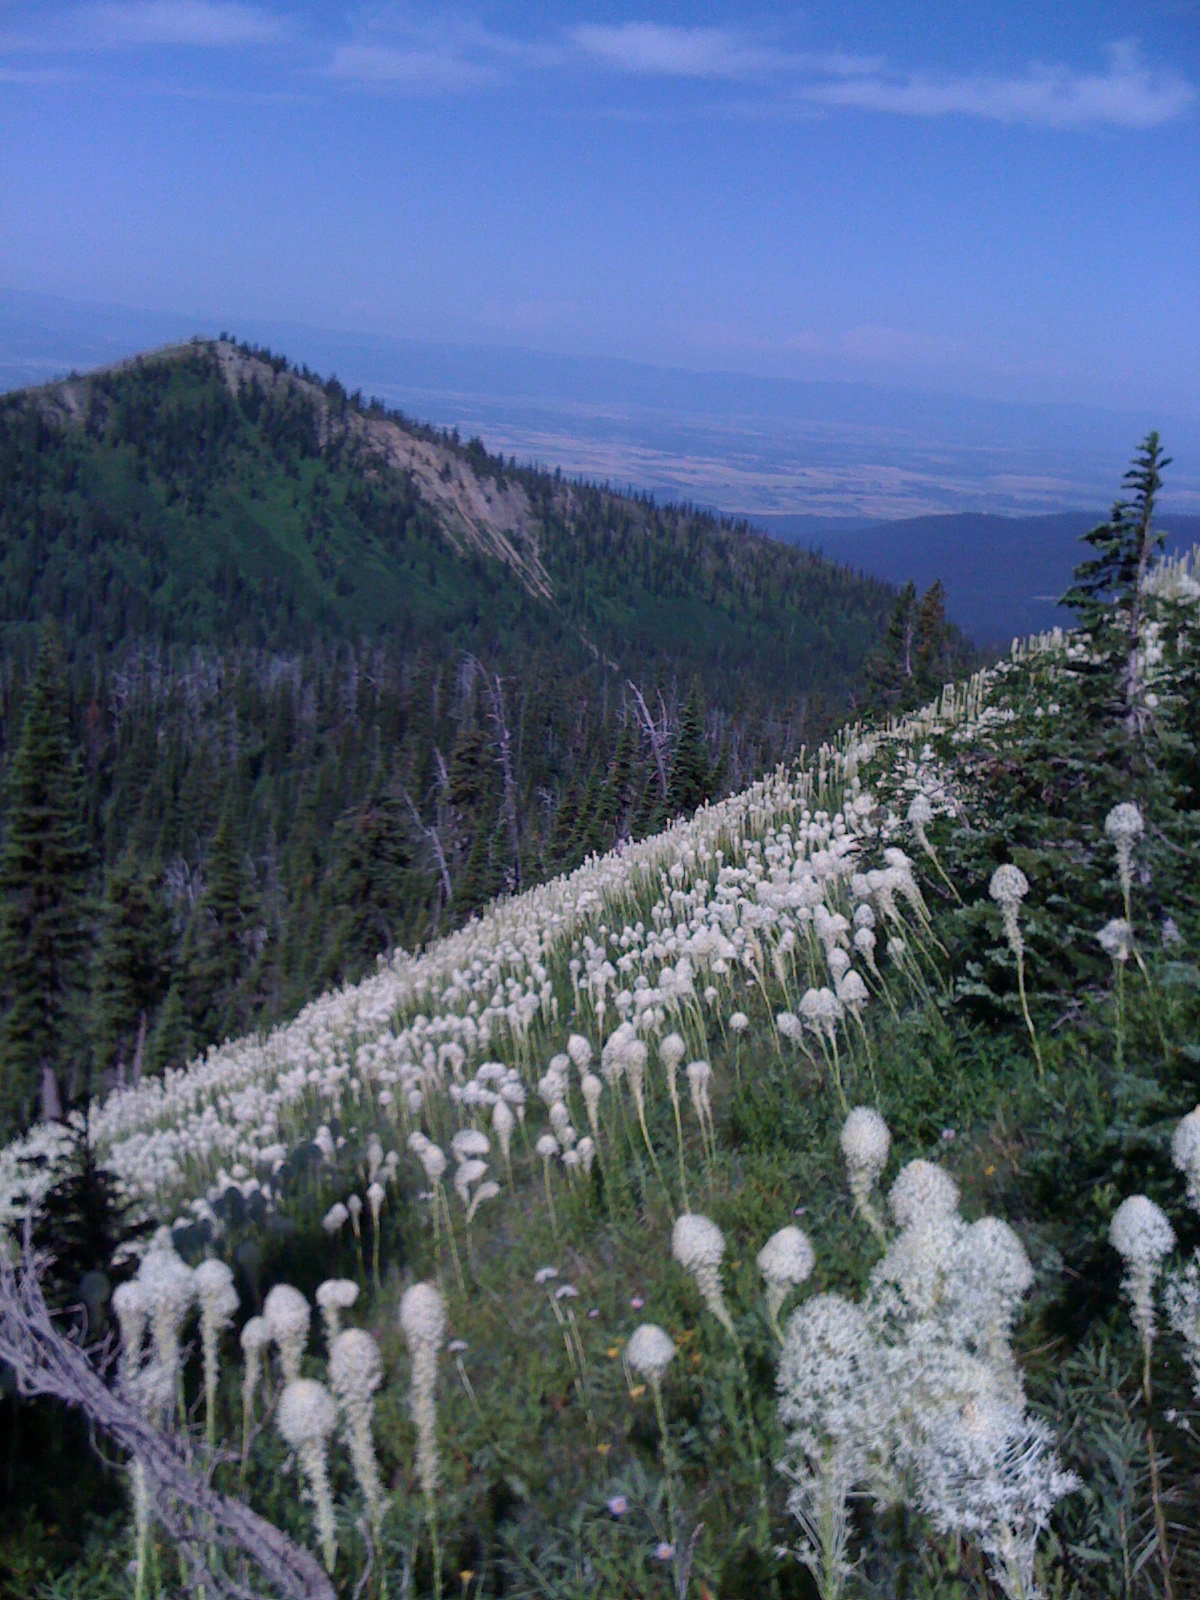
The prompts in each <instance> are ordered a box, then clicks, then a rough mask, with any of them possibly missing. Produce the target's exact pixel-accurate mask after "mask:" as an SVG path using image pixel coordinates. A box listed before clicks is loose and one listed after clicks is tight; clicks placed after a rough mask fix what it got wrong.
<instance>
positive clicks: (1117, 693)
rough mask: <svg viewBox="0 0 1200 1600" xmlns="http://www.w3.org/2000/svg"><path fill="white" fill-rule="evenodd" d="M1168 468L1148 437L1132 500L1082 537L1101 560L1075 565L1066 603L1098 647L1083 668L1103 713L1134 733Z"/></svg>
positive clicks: (1131, 483) (1131, 479)
mask: <svg viewBox="0 0 1200 1600" xmlns="http://www.w3.org/2000/svg"><path fill="white" fill-rule="evenodd" d="M1169 465H1170V457H1169V456H1165V455H1164V454H1163V451H1162V446H1161V444H1160V442H1159V437H1158V434H1157V433H1154V432H1151V433H1148V434H1147V435H1146V437H1145V439H1144V441H1143V442H1142V444H1141V446H1140V448H1139V450H1138V451H1137V454H1136V455H1135V456H1134V460H1133V464H1132V466H1131V467H1130V468H1129V470H1128V472H1126V474H1125V483H1126V484H1127V485H1128V487H1129V488H1130V489H1132V490H1133V499H1132V500H1124V499H1122V500H1118V501H1117V502H1116V503H1115V504H1114V506H1113V508H1112V514H1111V516H1110V517H1109V520H1108V521H1107V522H1102V523H1100V525H1099V526H1098V527H1095V528H1093V529H1092V530H1091V532H1090V533H1085V534H1084V535H1083V542H1084V543H1085V544H1088V545H1090V546H1091V547H1092V549H1093V550H1095V552H1096V554H1095V555H1094V556H1093V557H1091V559H1090V560H1086V561H1082V562H1081V563H1080V564H1079V566H1078V567H1076V569H1075V581H1074V583H1073V584H1072V586H1071V588H1070V589H1069V590H1068V591H1067V593H1066V594H1065V595H1064V596H1063V601H1062V603H1063V604H1064V605H1068V606H1070V607H1071V608H1072V609H1073V610H1074V612H1075V613H1076V616H1077V618H1078V622H1079V626H1080V628H1081V629H1082V630H1083V631H1084V632H1085V633H1086V634H1087V635H1088V638H1089V641H1090V645H1091V650H1090V654H1089V658H1088V660H1087V661H1086V662H1084V663H1080V664H1079V665H1078V670H1080V671H1082V672H1085V673H1087V674H1088V675H1089V676H1090V677H1091V678H1093V679H1094V684H1093V694H1094V696H1095V698H1096V700H1097V702H1098V705H1099V706H1100V708H1101V709H1103V710H1106V711H1108V712H1109V713H1111V712H1113V711H1114V710H1115V711H1117V712H1119V713H1121V714H1123V716H1124V718H1125V721H1126V725H1127V728H1128V731H1130V732H1135V731H1137V729H1138V727H1139V725H1140V723H1141V721H1142V714H1141V710H1142V708H1141V707H1140V706H1139V700H1140V693H1141V689H1140V685H1139V681H1138V664H1137V655H1138V646H1139V643H1140V642H1141V639H1140V630H1141V623H1142V618H1143V611H1144V606H1143V599H1142V590H1143V586H1144V583H1145V578H1146V572H1147V569H1148V567H1149V564H1150V561H1151V558H1152V557H1153V556H1154V554H1155V553H1156V552H1157V551H1159V550H1161V549H1162V545H1163V541H1164V539H1165V538H1166V534H1165V532H1164V531H1163V530H1161V529H1158V528H1156V527H1155V526H1154V508H1155V500H1156V498H1157V495H1158V491H1159V490H1160V489H1161V488H1162V472H1163V468H1164V467H1167V466H1169Z"/></svg>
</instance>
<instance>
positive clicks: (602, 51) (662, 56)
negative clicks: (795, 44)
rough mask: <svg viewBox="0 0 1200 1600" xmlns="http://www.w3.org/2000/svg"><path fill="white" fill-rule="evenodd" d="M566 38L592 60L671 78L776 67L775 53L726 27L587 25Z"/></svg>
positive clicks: (739, 74) (752, 73) (751, 73)
mask: <svg viewBox="0 0 1200 1600" xmlns="http://www.w3.org/2000/svg"><path fill="white" fill-rule="evenodd" d="M568 38H569V39H570V40H571V42H572V43H573V44H574V45H575V46H576V48H577V49H578V50H579V51H580V52H581V53H582V54H583V55H584V56H587V57H589V58H590V59H591V60H593V61H596V62H599V63H600V64H601V65H603V66H607V67H615V68H616V69H617V70H618V71H620V72H632V73H639V74H659V75H663V76H668V77H675V78H735V79H742V78H751V77H760V76H762V75H763V74H764V73H768V72H774V71H778V70H779V65H780V58H779V56H778V54H777V53H775V52H773V51H771V50H769V49H763V48H760V47H759V46H757V45H755V44H753V43H751V42H750V41H749V40H747V39H746V38H744V37H743V36H741V35H739V34H737V33H735V32H733V31H732V30H731V29H728V28H677V27H668V26H664V25H663V24H661V23H657V22H623V23H620V24H619V25H618V26H616V27H602V26H600V25H598V24H592V23H585V24H583V25H582V26H580V27H576V28H572V29H571V30H570V31H569V33H568Z"/></svg>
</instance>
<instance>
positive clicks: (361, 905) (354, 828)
mask: <svg viewBox="0 0 1200 1600" xmlns="http://www.w3.org/2000/svg"><path fill="white" fill-rule="evenodd" d="M409 829H410V824H409V820H408V816H407V813H406V811H405V808H404V806H403V804H402V803H401V801H400V800H398V799H397V798H396V797H395V796H394V795H389V794H386V793H380V792H376V793H375V794H374V795H373V796H372V797H371V798H370V799H368V800H367V802H366V803H365V804H364V805H361V806H358V807H356V808H355V809H354V810H353V811H351V812H350V813H349V814H348V815H347V816H345V817H343V818H342V820H341V821H340V822H339V823H338V825H337V828H336V830H335V842H334V852H335V863H336V864H335V866H334V869H333V896H332V898H333V902H334V905H335V906H336V907H337V915H338V921H339V927H338V931H337V937H336V959H337V962H338V965H339V968H340V974H339V975H340V976H343V977H349V976H357V975H358V974H359V973H361V972H362V971H363V970H364V969H365V968H366V967H367V966H368V965H369V964H370V963H371V962H372V961H373V960H374V959H375V957H376V956H377V955H379V953H380V952H381V951H385V950H390V949H392V947H393V946H394V945H396V944H397V943H399V941H400V936H401V930H402V927H403V925H404V921H405V917H406V913H407V910H408V905H407V902H408V899H409V893H410V885H409V882H408V877H409V873H410V871H411V868H412V853H411V850H410V846H409Z"/></svg>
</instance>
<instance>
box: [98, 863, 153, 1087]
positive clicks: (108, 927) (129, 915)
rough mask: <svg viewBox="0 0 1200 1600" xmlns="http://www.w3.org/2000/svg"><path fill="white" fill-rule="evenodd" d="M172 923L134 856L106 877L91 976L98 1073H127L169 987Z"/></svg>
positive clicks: (149, 880)
mask: <svg viewBox="0 0 1200 1600" xmlns="http://www.w3.org/2000/svg"><path fill="white" fill-rule="evenodd" d="M170 944H171V927H170V918H169V917H168V915H167V907H166V902H165V900H164V898H163V895H162V889H161V886H160V884H159V882H158V878H157V875H156V874H154V873H152V872H147V871H146V870H145V869H144V868H143V867H142V866H141V865H140V864H139V862H138V860H137V857H136V856H135V855H134V854H133V852H132V851H127V852H126V853H125V854H124V855H123V856H122V857H121V858H120V859H119V860H118V861H117V862H116V863H115V864H114V865H113V866H112V867H111V868H110V869H109V871H108V873H107V874H106V876H105V883H104V901H103V904H102V906H101V908H100V928H99V934H98V938H97V941H96V957H95V963H94V966H93V970H92V1039H93V1044H94V1049H95V1061H96V1066H97V1067H98V1068H99V1069H100V1070H101V1071H109V1070H113V1069H116V1070H118V1071H122V1070H128V1069H129V1068H130V1067H131V1066H132V1065H133V1063H134V1059H135V1057H136V1056H137V1054H138V1047H139V1043H140V1044H141V1045H142V1046H143V1047H144V1045H145V1040H146V1035H147V1031H148V1029H149V1027H150V1025H151V1023H152V1022H153V1020H154V1013H155V1011H156V1009H157V1007H158V1006H159V1004H160V1003H161V1001H162V999H163V997H164V995H165V993H166V990H167V986H168V983H169V979H170V968H169V960H168V955H167V952H168V951H169V949H170Z"/></svg>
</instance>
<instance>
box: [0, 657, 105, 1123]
mask: <svg viewBox="0 0 1200 1600" xmlns="http://www.w3.org/2000/svg"><path fill="white" fill-rule="evenodd" d="M80 801H81V796H80V785H79V778H78V775H77V759H76V746H75V740H74V738H73V736H72V731H71V726H70V720H69V713H68V708H67V691H66V684H65V681H64V678H63V666H62V656H61V652H60V649H59V645H58V640H57V638H56V636H55V634H54V632H53V630H52V629H49V628H48V629H46V631H45V633H44V635H43V638H42V642H41V646H40V648H39V651H38V657H37V668H36V671H35V673H34V677H33V683H32V685H31V688H30V692H29V703H28V707H27V710H26V713H25V717H24V720H23V724H22V730H21V738H20V743H19V744H18V745H17V748H16V751H15V753H14V755H13V758H12V763H11V766H10V768H9V771H8V774H7V783H6V806H5V812H6V816H5V831H4V840H3V845H2V847H0V1003H2V1005H3V1011H2V1012H0V1137H3V1136H4V1135H5V1134H11V1132H12V1131H13V1129H14V1128H15V1127H19V1126H20V1125H21V1124H22V1123H24V1122H25V1121H26V1120H27V1119H28V1117H29V1115H30V1112H31V1110H32V1106H33V1102H34V1098H35V1096H36V1094H37V1092H38V1089H39V1087H40V1083H39V1080H40V1076H41V1074H42V1072H43V1071H45V1070H53V1069H55V1068H57V1067H59V1066H60V1065H62V1064H63V1063H64V1062H65V1061H66V1060H68V1059H70V1055H71V1052H72V1050H75V1051H78V1049H79V1047H80V1043H81V1040H82V1037H83V1033H82V1028H81V1021H82V1018H81V1011H82V1006H83V997H84V992H85V982H86V959H87V941H88V869H89V865H90V862H89V851H88V847H87V841H86V838H85V836H84V832H83V827H82V817H81V811H82V807H81V803H80Z"/></svg>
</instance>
